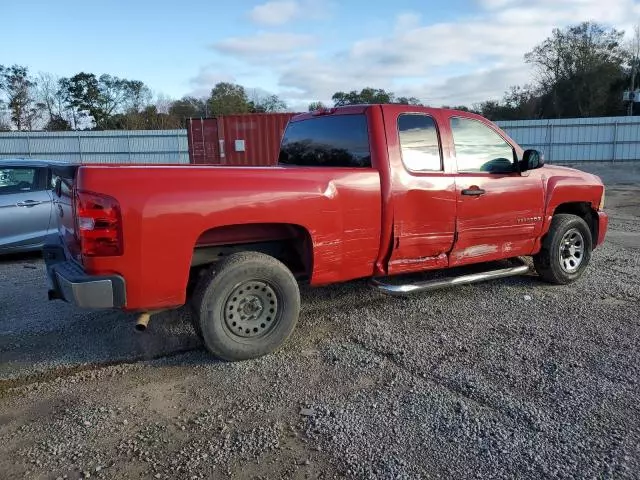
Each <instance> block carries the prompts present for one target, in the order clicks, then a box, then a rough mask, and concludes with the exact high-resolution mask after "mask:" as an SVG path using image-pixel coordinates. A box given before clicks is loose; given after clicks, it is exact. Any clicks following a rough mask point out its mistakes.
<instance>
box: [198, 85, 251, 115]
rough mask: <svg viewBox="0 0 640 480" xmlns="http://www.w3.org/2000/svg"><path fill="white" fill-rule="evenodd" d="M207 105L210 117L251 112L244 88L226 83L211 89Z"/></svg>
mask: <svg viewBox="0 0 640 480" xmlns="http://www.w3.org/2000/svg"><path fill="white" fill-rule="evenodd" d="M207 105H208V107H209V114H210V115H232V114H237V113H249V112H250V111H251V104H250V103H249V99H248V97H247V92H246V91H245V89H244V87H243V86H242V85H237V84H234V83H228V82H220V83H217V84H216V85H215V86H214V87H213V89H212V90H211V95H210V96H209V99H208V100H207Z"/></svg>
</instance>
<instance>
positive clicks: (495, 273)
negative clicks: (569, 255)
mask: <svg viewBox="0 0 640 480" xmlns="http://www.w3.org/2000/svg"><path fill="white" fill-rule="evenodd" d="M530 270H531V269H530V267H529V266H528V265H519V266H517V267H509V268H501V269H499V270H489V271H487V272H481V273H472V274H469V275H461V276H459V277H453V278H444V279H439V280H430V281H426V282H416V283H407V284H404V285H393V284H389V283H384V282H381V281H380V280H377V279H375V278H374V279H372V280H371V285H373V286H374V287H375V288H376V289H378V290H380V291H381V292H382V293H384V294H387V295H393V296H404V295H409V294H412V293H419V292H426V291H429V290H438V289H441V288H445V287H453V286H455V285H467V284H469V283H477V282H485V281H487V280H495V279H496V278H505V277H514V276H516V275H525V274H527V273H529V271H530Z"/></svg>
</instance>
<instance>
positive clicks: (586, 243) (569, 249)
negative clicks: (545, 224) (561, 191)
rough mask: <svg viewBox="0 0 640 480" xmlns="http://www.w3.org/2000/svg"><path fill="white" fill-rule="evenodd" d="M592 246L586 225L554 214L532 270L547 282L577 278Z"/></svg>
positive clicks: (565, 282)
mask: <svg viewBox="0 0 640 480" xmlns="http://www.w3.org/2000/svg"><path fill="white" fill-rule="evenodd" d="M592 248H593V243H592V239H591V231H590V230H589V226H588V225H587V223H586V222H585V221H584V220H583V219H582V218H580V217H578V216H576V215H570V214H566V213H561V214H558V215H554V217H553V219H552V220H551V226H550V227H549V232H548V233H547V236H546V237H545V239H544V241H543V242H542V248H541V250H540V252H539V253H538V254H537V255H534V257H533V264H534V266H535V268H536V271H537V272H538V274H539V275H540V277H542V279H543V280H545V281H547V282H549V283H555V284H559V285H564V284H567V283H571V282H574V281H576V280H577V279H579V278H580V277H581V276H582V274H583V273H584V270H585V269H586V268H587V265H588V264H589V261H590V260H591V250H592Z"/></svg>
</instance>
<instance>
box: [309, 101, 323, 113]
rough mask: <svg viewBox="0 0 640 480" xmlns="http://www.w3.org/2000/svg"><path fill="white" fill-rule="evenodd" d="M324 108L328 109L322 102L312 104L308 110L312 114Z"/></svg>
mask: <svg viewBox="0 0 640 480" xmlns="http://www.w3.org/2000/svg"><path fill="white" fill-rule="evenodd" d="M324 108H326V107H325V105H324V103H322V102H311V103H310V104H309V108H308V110H309V111H310V112H315V111H316V110H322V109H324Z"/></svg>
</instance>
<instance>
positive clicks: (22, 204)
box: [16, 200, 43, 207]
mask: <svg viewBox="0 0 640 480" xmlns="http://www.w3.org/2000/svg"><path fill="white" fill-rule="evenodd" d="M41 203H43V202H38V201H37V200H25V201H24V202H18V203H16V206H18V207H34V206H36V205H40V204H41Z"/></svg>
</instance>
